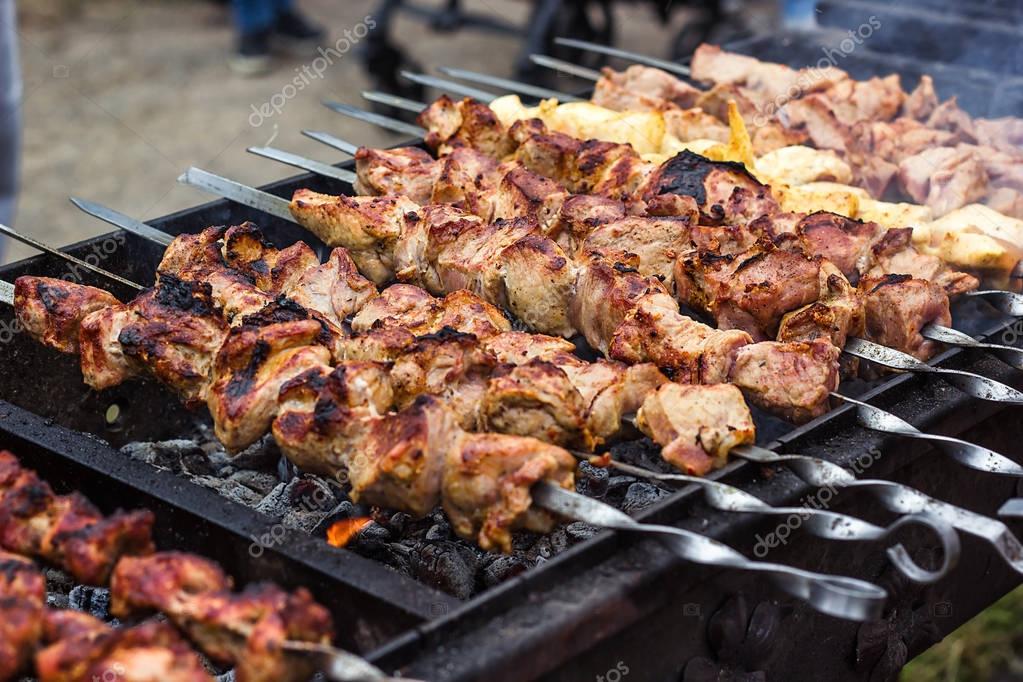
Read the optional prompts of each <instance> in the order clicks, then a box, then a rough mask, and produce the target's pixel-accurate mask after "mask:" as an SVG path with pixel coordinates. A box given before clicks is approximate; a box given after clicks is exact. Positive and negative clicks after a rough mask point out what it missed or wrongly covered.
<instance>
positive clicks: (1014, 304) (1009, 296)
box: [964, 289, 1023, 317]
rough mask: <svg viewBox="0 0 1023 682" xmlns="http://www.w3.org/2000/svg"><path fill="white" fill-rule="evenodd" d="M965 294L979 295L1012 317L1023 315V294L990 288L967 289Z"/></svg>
mask: <svg viewBox="0 0 1023 682" xmlns="http://www.w3.org/2000/svg"><path fill="white" fill-rule="evenodd" d="M964 295H965V296H979V297H981V298H983V299H985V300H986V301H987V302H988V303H990V304H991V305H993V306H994V307H996V308H998V309H999V310H1001V311H1002V312H1003V313H1005V314H1006V315H1010V316H1012V317H1023V294H1017V293H1015V292H1013V291H1000V290H998V289H989V290H986V291H967V292H966V293H965V294H964Z"/></svg>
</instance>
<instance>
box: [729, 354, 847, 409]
mask: <svg viewBox="0 0 1023 682" xmlns="http://www.w3.org/2000/svg"><path fill="white" fill-rule="evenodd" d="M840 353H841V351H840V350H839V349H838V348H836V347H835V346H834V345H832V344H831V342H830V341H827V340H825V339H816V340H814V341H808V342H803V341H799V342H788V343H781V342H776V341H764V342H761V343H751V344H749V345H747V346H743V347H742V348H740V349H739V350H738V352H737V353H736V354H735V363H734V365H733V366H732V368H731V371H730V372H729V375H728V381H729V382H730V383H732V384H735V385H736V386H738V387H739V388H741V389H742V391H743V393H744V394H745V395H746V398H747V399H748V400H749V401H750V402H751V403H753V404H754V405H756V406H758V407H760V408H762V409H764V410H767V411H768V412H772V413H774V414H777V415H780V416H782V417H784V418H786V419H788V420H789V421H792V422H795V423H797V424H801V423H803V422H806V421H809V420H811V419H813V418H815V417H819V416H820V415H822V414H824V413H825V412H827V410H828V395H829V394H830V393H831V392H832V391H834V390H836V389H837V388H838V356H839V355H840Z"/></svg>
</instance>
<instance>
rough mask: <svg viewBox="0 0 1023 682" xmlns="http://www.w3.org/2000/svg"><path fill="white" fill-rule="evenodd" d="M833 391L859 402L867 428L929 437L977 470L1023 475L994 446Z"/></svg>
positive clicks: (1022, 469)
mask: <svg viewBox="0 0 1023 682" xmlns="http://www.w3.org/2000/svg"><path fill="white" fill-rule="evenodd" d="M832 395H833V396H835V397H836V398H838V399H840V400H843V401H845V402H847V403H852V404H853V405H856V421H857V423H859V425H860V426H862V427H864V428H867V429H870V430H872V431H879V432H881V433H891V434H895V435H898V436H905V437H907V438H916V439H918V440H926V441H929V442H931V443H934V444H935V446H936V447H937V448H938V449H939V450H941V451H942V452H944V453H945V454H947V455H948V456H950V457H951V458H952V459H954V460H955V461H957V462H959V463H960V464H962V465H963V466H967V467H970V468H971V469H976V470H977V471H983V472H985V473H989V474H1001V475H1004V476H1023V467H1021V466H1020V465H1019V464H1017V463H1016V462H1014V461H1012V460H1011V459H1009V458H1008V457H1006V456H1005V455H1002V454H999V453H997V452H995V451H994V450H991V449H989V448H985V447H983V446H981V445H976V444H975V443H969V442H967V441H965V440H961V439H959V438H953V437H951V436H941V435H938V434H934V433H924V432H923V431H920V430H919V429H917V428H916V427H915V426H913V425H912V424H910V423H909V422H907V421H905V420H903V419H900V418H898V417H896V416H895V415H894V414H892V413H891V412H886V411H885V410H882V409H881V408H879V407H874V406H873V405H869V404H867V403H865V402H862V401H859V400H855V399H854V398H848V397H846V396H843V395H840V394H838V393H833V394H832Z"/></svg>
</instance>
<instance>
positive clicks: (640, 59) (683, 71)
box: [554, 38, 692, 77]
mask: <svg viewBox="0 0 1023 682" xmlns="http://www.w3.org/2000/svg"><path fill="white" fill-rule="evenodd" d="M554 42H555V43H557V44H558V45H564V46H565V47H574V48H576V49H577V50H585V51H587V52H596V53H597V54H606V55H608V56H609V57H618V58H619V59H627V60H629V61H633V62H636V63H637V64H646V65H647V66H652V67H654V68H657V69H660V70H662V71H668V72H670V73H674V74H677V75H679V76H686V77H689V76H690V75H692V71H691V70H690V69H689V67H688V66H683V65H682V64H676V63H675V62H669V61H668V60H666V59H658V58H657V57H648V56H646V55H645V54H639V53H638V52H630V51H629V50H622V49H619V48H617V47H611V46H609V45H601V44H599V43H591V42H589V41H586V40H576V39H574V38H555V39H554Z"/></svg>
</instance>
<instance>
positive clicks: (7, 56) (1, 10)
mask: <svg viewBox="0 0 1023 682" xmlns="http://www.w3.org/2000/svg"><path fill="white" fill-rule="evenodd" d="M14 21H15V8H14V0H0V222H2V223H5V224H10V223H12V222H13V221H14V205H15V200H16V199H17V195H18V152H19V146H20V137H21V71H20V65H19V63H18V42H17V33H16V31H15V24H14ZM2 247H3V243H2V242H0V252H2Z"/></svg>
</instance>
